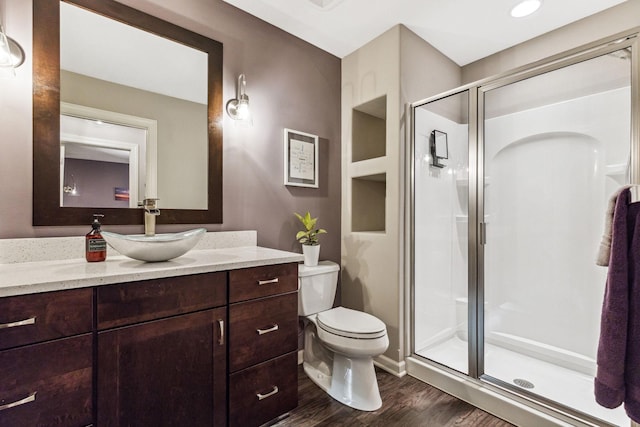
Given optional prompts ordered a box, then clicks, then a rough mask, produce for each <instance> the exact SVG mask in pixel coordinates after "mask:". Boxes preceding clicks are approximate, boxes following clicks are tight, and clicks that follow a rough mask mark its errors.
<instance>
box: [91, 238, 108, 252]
mask: <svg viewBox="0 0 640 427" xmlns="http://www.w3.org/2000/svg"><path fill="white" fill-rule="evenodd" d="M88 242H89V247H88V251H89V252H102V251H106V250H107V242H106V241H105V240H104V239H89V240H88Z"/></svg>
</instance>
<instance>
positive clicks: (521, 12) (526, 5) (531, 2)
mask: <svg viewBox="0 0 640 427" xmlns="http://www.w3.org/2000/svg"><path fill="white" fill-rule="evenodd" d="M540 5H542V1H541V0H524V1H521V2H520V3H518V4H517V5H515V6H513V9H511V16H513V17H514V18H523V17H525V16H529V15H531V14H532V13H533V12H535V11H536V10H538V9H539V8H540Z"/></svg>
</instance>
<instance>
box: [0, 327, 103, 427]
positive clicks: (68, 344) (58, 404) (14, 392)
mask: <svg viewBox="0 0 640 427" xmlns="http://www.w3.org/2000/svg"><path fill="white" fill-rule="evenodd" d="M92 357H93V351H92V337H91V334H85V335H79V336H76V337H72V338H64V339H61V340H56V341H50V342H46V343H41V344H34V345H30V346H26V347H20V348H16V349H12V350H5V351H2V352H0V378H2V380H1V381H0V425H1V426H11V427H21V426H25V427H26V426H28V427H33V426H59V427H61V426H69V427H77V426H85V425H89V424H91V423H92V404H91V399H92V397H91V396H92V394H91V387H92ZM12 404H15V406H13V405H12Z"/></svg>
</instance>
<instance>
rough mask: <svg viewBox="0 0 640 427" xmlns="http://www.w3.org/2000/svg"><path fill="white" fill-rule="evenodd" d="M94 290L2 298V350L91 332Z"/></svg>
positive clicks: (0, 339)
mask: <svg viewBox="0 0 640 427" xmlns="http://www.w3.org/2000/svg"><path fill="white" fill-rule="evenodd" d="M92 295H93V290H92V289H89V288H87V289H74V290H70V291H58V292H46V293H41V294H31V295H20V296H15V297H7V298H0V350H4V349H7V348H11V347H17V346H20V345H25V344H33V343H37V342H41V341H46V340H51V339H56V338H62V337H65V336H71V335H78V334H82V333H85V332H89V331H91V320H92Z"/></svg>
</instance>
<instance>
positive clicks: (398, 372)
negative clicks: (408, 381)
mask: <svg viewBox="0 0 640 427" xmlns="http://www.w3.org/2000/svg"><path fill="white" fill-rule="evenodd" d="M373 364H374V365H376V366H377V367H378V368H380V369H382V370H385V371H387V372H389V373H390V374H391V375H395V376H396V377H398V378H401V377H404V376H405V375H407V364H406V363H405V361H404V360H403V361H401V362H396V361H395V360H393V359H391V358H389V357H387V356H385V355H381V356H378V357H376V358H374V359H373Z"/></svg>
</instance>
